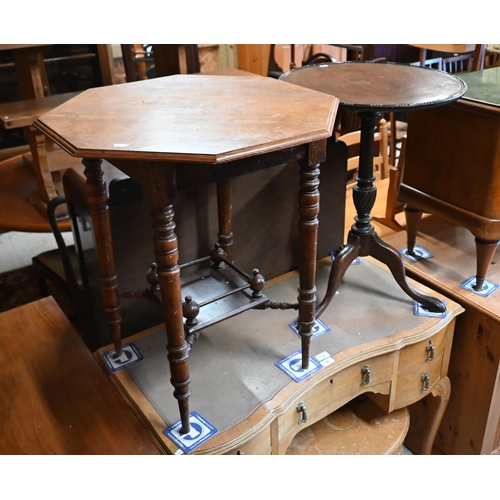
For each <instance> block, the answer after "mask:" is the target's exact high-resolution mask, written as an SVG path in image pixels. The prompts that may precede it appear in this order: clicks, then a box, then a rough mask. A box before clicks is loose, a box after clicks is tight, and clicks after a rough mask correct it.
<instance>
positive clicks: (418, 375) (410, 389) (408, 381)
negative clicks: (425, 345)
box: [394, 351, 443, 409]
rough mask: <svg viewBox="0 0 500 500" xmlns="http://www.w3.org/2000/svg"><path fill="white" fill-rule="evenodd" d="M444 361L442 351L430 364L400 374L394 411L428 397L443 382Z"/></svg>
mask: <svg viewBox="0 0 500 500" xmlns="http://www.w3.org/2000/svg"><path fill="white" fill-rule="evenodd" d="M442 361H443V351H440V352H439V353H438V354H437V357H435V358H434V360H432V361H430V362H429V363H427V364H425V365H423V364H420V365H418V366H414V367H412V368H411V369H409V370H406V371H403V372H400V373H398V378H397V382H396V397H395V399H394V409H399V408H403V407H404V406H408V405H410V404H412V403H414V402H415V401H418V400H419V399H422V398H423V397H425V396H427V394H429V393H430V391H431V390H432V388H433V387H434V386H435V385H436V384H437V383H438V382H439V381H440V380H441V364H442Z"/></svg>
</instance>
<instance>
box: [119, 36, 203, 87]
mask: <svg viewBox="0 0 500 500" xmlns="http://www.w3.org/2000/svg"><path fill="white" fill-rule="evenodd" d="M121 47H122V53H123V63H124V65H125V73H126V78H127V81H128V82H133V81H137V80H147V79H148V78H155V77H159V76H169V75H176V74H181V73H183V74H191V73H199V72H200V69H201V65H200V57H199V53H198V45H189V44H155V45H148V46H146V48H144V46H143V45H142V44H129V45H122V46H121Z"/></svg>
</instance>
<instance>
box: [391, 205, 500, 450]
mask: <svg viewBox="0 0 500 500" xmlns="http://www.w3.org/2000/svg"><path fill="white" fill-rule="evenodd" d="M385 239H386V241H387V242H388V243H389V244H391V245H394V247H395V248H398V249H402V248H405V247H406V232H405V231H401V232H396V233H387V234H386V235H385ZM418 244H419V245H421V246H422V247H423V248H425V249H426V250H427V251H429V252H431V253H432V254H433V255H434V256H433V257H432V258H431V259H425V260H419V261H417V262H415V263H414V262H410V261H407V263H406V269H407V271H408V275H409V276H411V277H412V278H413V279H416V280H418V281H419V282H420V283H423V284H425V285H426V286H429V287H431V288H433V289H434V290H437V291H438V292H439V293H442V294H444V295H446V296H447V297H450V298H452V299H453V300H455V301H457V302H458V303H460V304H461V305H462V306H463V307H464V308H465V312H464V314H462V315H460V316H459V317H458V318H457V324H456V329H455V336H454V340H453V347H452V352H451V358H450V369H449V372H448V375H449V378H450V380H451V386H452V390H451V396H450V403H449V405H448V408H447V409H446V412H445V414H444V417H443V422H442V423H441V425H440V428H439V431H438V437H437V439H436V443H435V452H436V453H444V454H447V455H469V454H476V455H477V454H489V453H491V452H492V451H494V450H495V449H497V448H498V447H499V446H500V384H499V380H500V364H499V360H500V291H499V290H496V291H495V292H493V293H492V294H491V295H489V296H488V297H483V296H481V295H479V294H477V293H474V292H472V291H470V290H467V289H464V288H462V287H461V286H460V285H461V284H462V283H463V282H464V281H465V280H467V279H468V278H470V277H471V276H473V275H474V273H475V264H476V262H475V252H476V248H475V245H474V238H472V237H471V235H470V233H469V232H468V230H467V229H465V228H462V227H457V226H455V225H452V224H450V223H448V222H446V221H445V220H444V219H442V218H441V217H437V216H435V215H428V216H426V217H424V218H423V219H422V222H421V224H420V230H419V235H418ZM499 257H500V255H499V253H498V250H497V252H496V254H495V256H494V257H493V263H492V265H491V266H490V273H489V276H488V279H489V280H490V281H492V282H493V283H500V269H499V268H498V267H497V266H498V259H499ZM410 411H411V418H412V422H414V423H415V426H416V427H417V428H419V427H420V422H421V419H420V417H421V415H422V413H423V412H425V411H427V408H424V407H423V406H422V405H416V406H414V407H412V408H411V410H410Z"/></svg>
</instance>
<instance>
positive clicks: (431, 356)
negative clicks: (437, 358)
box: [425, 340, 436, 361]
mask: <svg viewBox="0 0 500 500" xmlns="http://www.w3.org/2000/svg"><path fill="white" fill-rule="evenodd" d="M425 351H426V352H427V361H432V360H433V359H434V354H435V352H436V349H435V348H434V343H433V342H432V340H429V343H428V344H427V346H426V347H425Z"/></svg>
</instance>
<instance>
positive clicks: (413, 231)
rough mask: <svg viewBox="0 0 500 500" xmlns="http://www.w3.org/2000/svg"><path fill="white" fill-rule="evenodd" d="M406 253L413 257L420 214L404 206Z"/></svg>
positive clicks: (418, 211)
mask: <svg viewBox="0 0 500 500" xmlns="http://www.w3.org/2000/svg"><path fill="white" fill-rule="evenodd" d="M405 217H406V233H407V252H408V254H409V255H413V249H414V248H415V243H416V240H417V232H418V227H419V225H420V220H421V219H422V212H421V211H420V210H416V209H414V208H410V207H408V206H406V205H405Z"/></svg>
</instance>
